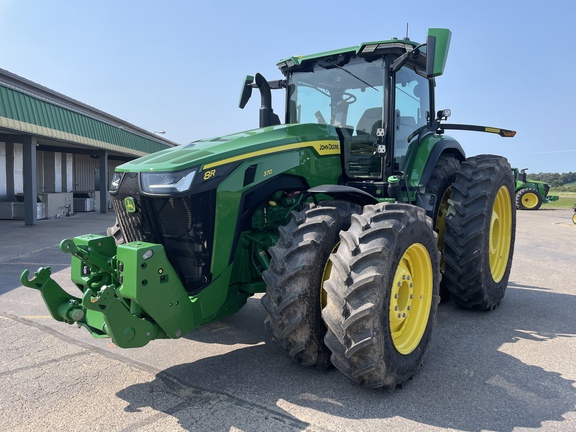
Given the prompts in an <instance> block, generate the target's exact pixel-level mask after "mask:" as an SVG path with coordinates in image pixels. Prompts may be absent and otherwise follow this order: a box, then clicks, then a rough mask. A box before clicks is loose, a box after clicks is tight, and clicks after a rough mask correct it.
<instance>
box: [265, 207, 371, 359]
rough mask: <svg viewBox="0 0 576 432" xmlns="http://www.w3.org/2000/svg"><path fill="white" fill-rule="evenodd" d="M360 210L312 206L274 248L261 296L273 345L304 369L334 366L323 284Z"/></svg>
mask: <svg viewBox="0 0 576 432" xmlns="http://www.w3.org/2000/svg"><path fill="white" fill-rule="evenodd" d="M360 211H361V208H360V206H357V205H355V204H351V203H349V202H344V201H325V202H321V203H320V205H318V206H316V205H310V207H308V208H307V209H305V210H303V211H300V212H294V213H292V217H291V220H290V222H289V223H288V225H286V226H285V227H280V230H279V231H280V238H279V240H278V242H277V244H276V245H275V246H274V247H272V248H270V249H269V252H270V255H271V264H270V267H269V269H268V270H267V271H265V272H264V273H263V275H262V276H263V278H264V281H265V282H266V286H267V288H266V294H265V295H264V296H263V297H262V305H263V306H264V308H265V309H266V312H267V314H268V316H267V318H266V319H265V321H264V325H265V327H266V328H267V329H268V331H270V333H271V334H272V341H273V343H274V344H275V345H276V346H277V347H278V348H279V349H280V350H281V351H282V352H284V353H285V354H286V355H287V356H288V357H290V358H291V359H292V360H294V361H295V362H297V363H300V364H301V365H303V366H314V365H315V366H318V367H320V368H325V367H328V366H329V365H330V351H329V350H328V348H326V346H325V345H324V334H325V333H326V326H325V325H324V322H323V320H322V316H321V308H322V306H323V303H325V295H323V293H322V292H323V291H322V284H323V282H324V280H325V279H327V278H328V276H329V274H330V270H331V266H330V265H329V261H328V257H329V256H330V253H331V252H332V251H333V250H334V249H335V247H337V245H338V243H339V237H338V234H339V232H340V231H341V230H344V229H347V228H348V227H349V226H350V217H351V215H352V213H359V212H360ZM327 264H328V265H327Z"/></svg>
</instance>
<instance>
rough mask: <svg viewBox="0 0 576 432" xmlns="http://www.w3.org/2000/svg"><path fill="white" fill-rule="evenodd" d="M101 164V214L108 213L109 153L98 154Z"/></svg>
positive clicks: (101, 152)
mask: <svg viewBox="0 0 576 432" xmlns="http://www.w3.org/2000/svg"><path fill="white" fill-rule="evenodd" d="M98 160H99V162H100V179H99V180H100V183H99V185H98V186H99V189H100V213H107V211H108V152H107V151H106V150H104V151H100V152H98Z"/></svg>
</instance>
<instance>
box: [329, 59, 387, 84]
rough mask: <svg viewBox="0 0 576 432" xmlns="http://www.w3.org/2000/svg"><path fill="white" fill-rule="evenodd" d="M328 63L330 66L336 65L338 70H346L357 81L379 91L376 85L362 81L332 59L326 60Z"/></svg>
mask: <svg viewBox="0 0 576 432" xmlns="http://www.w3.org/2000/svg"><path fill="white" fill-rule="evenodd" d="M328 63H330V64H331V65H332V66H335V67H337V68H338V69H340V70H343V71H344V72H346V73H347V74H349V75H352V76H353V77H354V78H356V79H357V80H358V81H360V82H362V83H364V84H366V85H367V86H368V87H372V88H373V89H374V90H376V91H379V90H378V89H377V88H376V87H374V86H373V85H372V84H370V83H367V82H366V81H364V80H363V79H362V78H360V77H358V76H356V75H354V74H353V73H352V72H350V71H349V70H348V69H345V68H344V67H342V66H340V65H339V64H336V63H334V62H333V61H332V60H328Z"/></svg>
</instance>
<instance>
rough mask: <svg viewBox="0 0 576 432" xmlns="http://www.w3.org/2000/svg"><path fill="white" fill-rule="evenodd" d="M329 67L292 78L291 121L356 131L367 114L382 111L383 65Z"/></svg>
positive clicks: (328, 65) (362, 64) (329, 65)
mask: <svg viewBox="0 0 576 432" xmlns="http://www.w3.org/2000/svg"><path fill="white" fill-rule="evenodd" d="M327 67H328V68H326V69H324V68H321V67H317V68H316V69H314V71H313V72H295V73H293V74H292V75H291V77H290V82H289V84H290V89H289V90H290V100H289V104H288V121H289V123H320V124H331V125H333V126H346V127H348V128H353V129H356V128H357V127H358V123H359V122H360V119H361V117H362V115H363V114H364V113H365V112H366V110H368V109H371V108H381V107H382V101H383V94H384V90H383V76H384V69H382V62H381V61H375V62H373V63H367V62H366V61H364V60H361V61H358V62H355V63H353V62H351V63H349V64H347V65H346V66H344V68H345V69H344V68H338V67H337V66H335V65H334V64H327ZM380 112H381V109H380ZM380 118H381V114H380Z"/></svg>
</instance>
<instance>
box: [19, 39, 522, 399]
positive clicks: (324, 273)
mask: <svg viewBox="0 0 576 432" xmlns="http://www.w3.org/2000/svg"><path fill="white" fill-rule="evenodd" d="M450 37H451V32H450V31H449V30H447V29H430V30H429V32H428V37H427V40H426V43H424V44H417V43H414V42H412V41H411V40H409V39H407V38H406V39H402V40H399V39H391V40H385V41H380V42H371V43H363V44H361V45H359V46H356V47H352V48H345V49H340V50H335V51H330V52H325V53H321V54H317V55H310V56H303V57H290V58H287V59H285V60H282V61H281V62H279V63H278V67H279V69H280V71H281V72H282V74H283V76H284V77H283V78H282V79H280V80H276V81H267V80H266V79H265V78H264V77H263V76H262V75H260V74H256V76H255V77H252V76H248V77H247V78H246V80H245V82H244V85H243V91H242V95H241V99H240V107H241V108H243V107H244V106H245V105H246V103H247V102H248V100H249V99H250V96H251V93H252V90H253V89H258V90H259V94H260V98H261V108H260V116H259V117H260V127H259V128H258V129H255V130H249V131H246V132H241V133H236V134H232V135H227V136H218V137H214V138H210V139H205V140H199V141H196V142H193V143H190V144H187V145H181V146H179V147H176V148H171V149H167V150H164V151H161V152H158V153H155V154H151V155H148V156H145V157H142V158H140V159H137V160H134V161H132V162H128V163H126V164H124V165H122V166H120V167H118V168H117V171H116V172H115V174H114V178H113V181H112V185H111V191H110V194H111V196H112V199H113V205H114V210H115V212H116V217H117V223H116V226H115V227H111V228H110V229H109V232H108V234H109V235H108V236H102V235H95V234H87V235H81V236H78V237H75V238H74V239H73V240H63V241H62V243H61V244H60V249H61V250H62V251H64V252H67V253H70V254H72V266H71V278H72V281H73V282H74V284H75V285H76V286H77V287H78V288H79V290H80V294H79V295H78V297H75V296H72V295H70V294H68V293H67V292H65V291H64V290H63V289H62V288H61V287H60V286H59V285H58V284H57V283H56V282H55V281H54V280H53V279H51V277H50V268H49V267H43V268H40V269H39V270H38V271H37V272H36V273H35V275H34V277H33V278H31V279H29V277H28V270H25V271H24V272H23V274H22V277H21V280H22V284H23V285H26V286H29V287H32V288H35V289H38V290H40V291H41V294H42V296H43V298H44V301H45V303H46V305H47V307H48V309H49V310H50V312H51V314H52V316H53V317H54V318H55V319H56V320H59V321H63V322H65V323H68V324H72V323H77V324H79V325H80V326H82V327H84V328H86V329H87V330H88V331H89V332H90V333H91V334H92V335H93V336H95V337H110V338H111V339H112V341H113V342H114V343H115V344H116V345H118V346H119V347H126V348H128V347H141V346H144V345H146V344H147V343H148V342H150V341H151V340H153V339H159V338H179V337H182V336H184V335H186V334H187V333H188V332H190V331H192V330H193V329H195V328H197V327H198V326H201V325H203V324H206V323H210V322H212V321H214V320H218V319H220V318H223V317H225V316H228V315H230V314H232V313H234V312H236V311H238V310H239V309H240V308H241V307H242V306H243V305H244V304H245V303H246V301H247V299H248V298H250V297H251V296H253V295H255V294H258V293H264V295H263V297H262V304H263V306H264V308H265V311H266V314H267V318H266V320H265V323H264V325H265V327H266V328H267V329H268V330H269V331H270V333H271V335H272V342H273V344H275V345H276V346H277V347H278V348H279V349H280V350H281V351H282V352H284V353H285V354H286V355H287V356H288V357H290V358H291V359H293V360H294V361H295V362H297V363H300V364H302V365H304V366H317V367H320V368H325V367H328V366H329V365H330V364H332V365H334V366H335V367H336V368H338V369H339V370H340V371H341V372H343V373H344V374H345V375H346V376H348V377H349V378H351V379H352V380H354V381H356V382H358V383H360V384H361V385H364V386H367V387H385V388H394V387H396V386H397V385H400V384H402V383H403V382H404V381H406V380H407V379H409V378H410V377H412V376H413V375H414V374H415V372H416V371H417V369H418V368H419V366H420V365H421V363H422V361H423V358H424V354H425V352H426V351H427V347H428V345H429V343H430V337H431V334H432V330H433V327H434V322H435V318H436V312H437V308H438V303H439V300H440V294H439V293H440V285H441V283H442V286H443V288H445V289H446V290H447V292H449V293H450V294H451V296H452V298H453V299H454V300H455V302H456V303H457V304H459V305H461V306H463V307H465V308H470V309H478V310H492V309H494V308H495V307H497V306H498V305H499V303H500V301H501V300H502V298H503V296H504V292H505V289H506V286H507V283H508V277H509V273H510V267H511V264H512V255H513V248H514V237H515V226H516V207H515V205H514V179H513V176H512V170H511V167H510V165H509V164H508V162H507V160H506V159H505V158H503V157H500V156H493V155H480V156H474V157H469V158H467V157H466V156H465V154H464V150H463V149H462V147H461V145H460V144H459V143H458V142H457V141H456V140H455V139H453V138H450V137H449V136H447V135H445V134H444V131H445V130H446V129H460V130H472V131H483V132H490V133H497V134H499V135H501V136H514V134H515V132H514V131H509V130H504V129H498V128H491V127H483V126H471V125H459V124H446V123H444V121H445V120H446V119H447V117H448V116H449V115H450V112H449V110H440V111H438V112H437V114H435V113H436V111H435V102H434V88H435V77H437V76H439V75H441V74H442V73H443V71H444V66H445V62H446V58H447V54H448V47H449V42H450ZM272 90H281V91H282V92H284V94H285V97H286V105H285V113H286V114H285V118H284V121H283V123H282V122H281V121H280V118H279V116H278V115H276V114H275V113H274V111H273V109H272V100H271V99H272V98H271V93H272V92H271V91H272Z"/></svg>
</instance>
